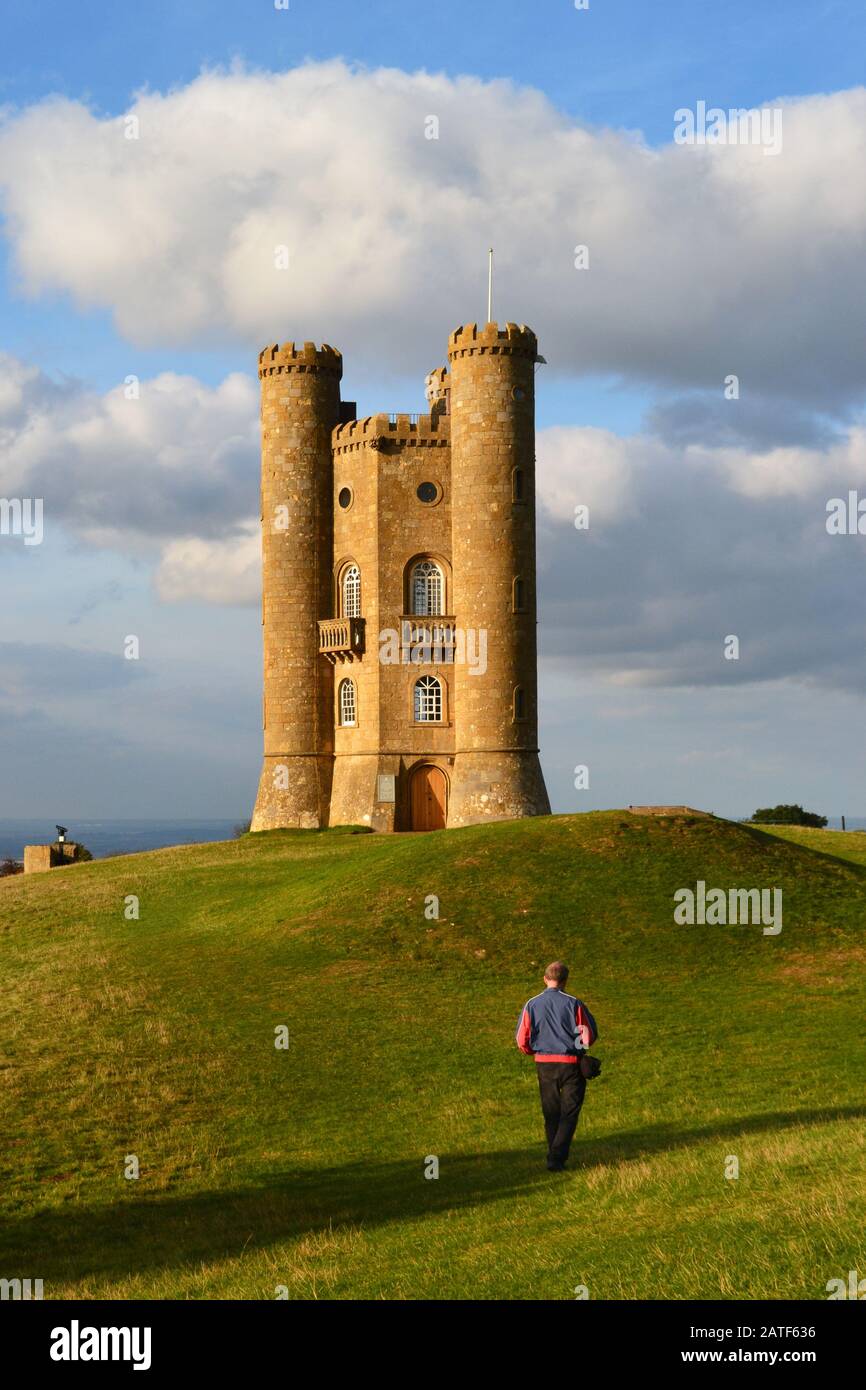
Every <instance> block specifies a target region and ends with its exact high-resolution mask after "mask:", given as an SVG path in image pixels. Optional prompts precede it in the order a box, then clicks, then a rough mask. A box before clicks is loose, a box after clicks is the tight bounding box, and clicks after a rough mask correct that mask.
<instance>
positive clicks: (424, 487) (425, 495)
mask: <svg viewBox="0 0 866 1390" xmlns="http://www.w3.org/2000/svg"><path fill="white" fill-rule="evenodd" d="M415 496H416V497H417V498H418V501H419V502H437V501H438V500H439V489H438V487H437V486H436V484H435V483H419V484H418V488H417V491H416V493H415Z"/></svg>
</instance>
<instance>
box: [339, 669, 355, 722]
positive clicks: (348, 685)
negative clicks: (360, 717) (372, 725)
mask: <svg viewBox="0 0 866 1390" xmlns="http://www.w3.org/2000/svg"><path fill="white" fill-rule="evenodd" d="M339 694H340V723H341V724H342V725H343V727H344V728H352V727H354V725H355V724H356V723H357V706H356V703H355V682H354V681H350V680H345V681H340V692H339Z"/></svg>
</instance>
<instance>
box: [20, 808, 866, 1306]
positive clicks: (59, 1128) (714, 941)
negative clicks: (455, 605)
mask: <svg viewBox="0 0 866 1390" xmlns="http://www.w3.org/2000/svg"><path fill="white" fill-rule="evenodd" d="M801 835H805V836H807V837H809V838H801ZM813 836H817V837H820V838H819V839H816V840H813V839H812V838H811V837H813ZM864 839H866V837H859V836H856V835H853V834H852V835H847V836H845V835H841V834H839V833H832V834H831V833H830V832H820V831H817V832H816V831H808V832H796V831H790V832H785V833H784V834H773V833H767V832H764V831H761V830H757V829H753V828H751V827H747V826H741V825H735V824H733V823H728V822H720V821H712V820H702V819H697V818H689V817H671V818H668V819H663V820H656V819H651V818H646V817H638V816H631V815H629V814H628V813H625V812H604V813H597V814H591V815H584V816H559V817H552V818H547V819H539V820H528V821H520V822H509V823H505V824H500V825H492V826H485V827H476V828H470V829H466V830H458V831H448V832H440V833H436V834H430V835H417V836H374V835H338V834H333V833H325V834H316V833H310V832H290V831H282V832H271V833H269V834H264V835H254V836H246V837H244V838H243V839H241V840H238V841H230V842H228V843H225V844H214V845H199V846H191V847H187V848H183V849H170V850H159V851H155V852H153V853H149V854H142V855H135V856H130V857H126V858H118V859H111V860H105V861H102V862H97V863H94V864H84V865H81V866H76V867H73V868H68V869H62V870H56V871H54V872H52V873H50V874H45V875H38V876H32V877H28V878H26V879H25V878H23V877H18V878H14V879H8V880H3V881H0V924H2V930H0V943H2V979H3V992H2V1008H3V1015H4V1017H3V1026H2V1032H0V1036H2V1038H3V1039H4V1040H5V1042H4V1044H3V1050H2V1055H0V1077H2V1088H3V1089H2V1097H3V1102H2V1103H3V1115H4V1123H3V1125H2V1140H0V1169H2V1172H0V1176H2V1192H3V1214H4V1221H3V1224H2V1235H0V1276H2V1277H7V1278H11V1277H14V1276H16V1275H17V1276H19V1277H30V1278H43V1279H44V1281H45V1294H46V1297H67V1298H85V1297H92V1298H248V1299H249V1298H252V1299H256V1298H273V1297H274V1296H275V1290H276V1288H277V1286H278V1285H283V1286H285V1287H286V1288H287V1289H288V1291H289V1296H290V1297H292V1298H303V1299H308V1298H361V1297H363V1298H389V1299H390V1298H437V1299H442V1298H544V1299H570V1298H573V1297H574V1289H575V1286H577V1285H579V1284H585V1285H587V1287H588V1288H589V1291H590V1296H591V1297H593V1298H640V1297H648V1298H665V1299H679V1298H718V1297H721V1298H780V1299H788V1298H825V1297H826V1292H825V1285H826V1282H827V1280H828V1279H830V1278H834V1277H837V1276H842V1277H846V1276H847V1271H848V1270H849V1269H852V1268H859V1269H860V1271H861V1277H862V1275H863V1274H866V1251H864V1248H863V1240H862V1213H863V1209H864V1187H866V1181H864V1168H866V1165H864V1157H866V1140H864V1127H863V1117H864V1114H866V1087H864V1070H866V1062H864V1049H863V1046H862V1019H863V1017H864V1002H866V1001H864V993H866V986H864V973H866V972H864V969H863V964H864V959H866V950H864V935H863V923H864V920H866V867H864V866H866V851H864V852H862V853H861V851H860V844H861V841H862V840H864ZM852 842H853V843H852ZM813 846H814V848H813ZM698 879H703V880H705V881H706V882H707V884H708V885H710V886H712V887H724V888H729V887H747V888H748V887H781V888H782V890H783V893H784V928H783V931H782V933H781V935H780V936H778V937H766V936H764V935H763V934H762V932H761V929H760V927H759V926H737V927H711V926H705V927H698V926H694V927H681V926H676V925H675V924H674V921H673V894H674V892H675V890H676V889H677V888H681V887H688V886H692V887H693V886H694V884H695V882H696V881H697V880H698ZM129 894H136V895H137V896H138V897H139V899H140V911H141V916H140V920H139V921H130V920H126V919H125V917H124V900H125V898H126V896H127V895H129ZM427 894H436V895H438V897H439V899H440V917H439V920H438V921H435V920H429V919H428V918H426V917H425V912H424V903H425V896H426V895H427ZM558 956H561V957H564V958H565V959H566V960H568V962H569V963H570V965H571V967H572V978H571V981H570V985H569V987H570V988H573V989H574V991H575V992H577V993H580V994H581V995H582V996H583V997H584V998H586V1000H587V1001H588V1003H589V1004H590V1007H591V1008H592V1009H593V1012H594V1013H595V1014H596V1017H597V1018H598V1020H599V1026H600V1031H601V1041H600V1043H599V1045H598V1047H597V1049H596V1052H597V1054H598V1055H599V1056H600V1057H601V1058H602V1059H603V1063H604V1071H603V1075H602V1077H601V1079H600V1080H598V1081H595V1082H593V1083H591V1085H590V1087H589V1088H588V1093H587V1101H586V1105H585V1107H584V1111H583V1115H582V1116H581V1121H580V1126H579V1129H578V1135H577V1139H576V1141H575V1146H574V1149H573V1163H572V1165H571V1167H570V1170H569V1171H568V1172H567V1173H566V1174H562V1175H560V1174H550V1173H548V1172H547V1171H546V1169H545V1167H544V1163H543V1157H544V1148H543V1144H542V1127H541V1118H540V1111H539V1106H538V1099H537V1088H536V1082H535V1076H534V1069H533V1063H532V1062H531V1060H530V1059H528V1058H525V1057H522V1056H521V1055H520V1054H519V1053H518V1052H517V1050H516V1048H515V1047H514V1045H513V1033H514V1029H515V1026H516V1023H517V1017H518V1013H519V1011H520V1007H521V1005H522V1004H523V1002H524V1001H525V999H526V998H528V997H529V995H531V994H534V993H536V992H537V990H538V988H539V987H540V981H539V976H540V973H541V970H540V968H541V967H542V966H543V965H544V964H546V962H547V961H548V960H550V959H553V958H555V957H558ZM281 1024H285V1025H287V1027H288V1029H289V1035H290V1046H289V1049H288V1050H287V1051H278V1050H277V1049H276V1048H275V1046H274V1036H275V1033H274V1030H275V1028H277V1027H278V1026H279V1025H281ZM128 1154H135V1155H137V1157H138V1159H139V1161H140V1165H141V1170H140V1171H141V1175H140V1177H139V1178H138V1180H135V1181H130V1180H127V1179H126V1178H125V1177H124V1162H125V1157H126V1155H128ZM433 1154H435V1155H437V1156H438V1158H439V1163H440V1176H439V1178H438V1180H425V1178H424V1159H425V1157H426V1156H427V1155H433ZM728 1155H735V1156H736V1157H737V1158H738V1159H739V1164H740V1177H739V1178H738V1179H737V1180H736V1181H729V1180H726V1178H725V1163H726V1159H727V1156H728Z"/></svg>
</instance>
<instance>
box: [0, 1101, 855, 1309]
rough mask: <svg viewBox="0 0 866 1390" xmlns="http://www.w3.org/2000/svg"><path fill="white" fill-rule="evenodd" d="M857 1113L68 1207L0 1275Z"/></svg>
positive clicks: (223, 1243) (17, 1224) (199, 1256)
mask: <svg viewBox="0 0 866 1390" xmlns="http://www.w3.org/2000/svg"><path fill="white" fill-rule="evenodd" d="M864 1116H866V1105H852V1106H828V1107H826V1108H824V1109H816V1110H793V1111H785V1112H778V1113H774V1114H764V1115H750V1116H746V1117H744V1118H741V1119H736V1118H734V1119H729V1120H720V1121H718V1122H717V1123H714V1124H710V1125H705V1126H703V1127H700V1128H697V1129H689V1130H684V1129H682V1128H678V1127H677V1125H675V1124H670V1125H653V1126H647V1127H646V1128H644V1129H641V1130H634V1131H630V1132H629V1133H625V1134H613V1135H609V1136H606V1137H605V1138H600V1139H590V1140H586V1141H583V1142H581V1141H580V1138H579V1136H578V1139H577V1140H576V1141H575V1145H574V1147H573V1150H572V1165H571V1167H572V1174H571V1175H570V1177H566V1178H563V1177H562V1176H561V1175H559V1174H552V1173H548V1172H547V1169H546V1168H545V1166H544V1162H543V1157H544V1150H543V1145H542V1144H538V1145H534V1146H533V1147H531V1148H523V1149H501V1150H496V1151H492V1152H487V1153H478V1154H467V1153H455V1154H448V1153H444V1154H442V1155H440V1176H439V1179H438V1180H437V1181H428V1180H426V1179H425V1178H424V1175H423V1163H422V1161H421V1158H413V1159H402V1160H394V1161H391V1162H387V1163H382V1162H358V1163H347V1164H343V1165H340V1166H337V1167H331V1168H320V1169H306V1168H305V1169H295V1170H289V1171H286V1172H282V1173H275V1174H273V1175H272V1176H270V1177H267V1178H265V1179H264V1180H262V1181H259V1182H258V1183H257V1184H255V1185H250V1186H247V1187H244V1188H236V1189H228V1190H218V1191H210V1192H185V1193H174V1194H172V1193H170V1192H169V1193H155V1194H154V1195H153V1197H152V1198H151V1199H150V1200H143V1199H142V1198H141V1197H138V1196H137V1197H135V1198H131V1197H126V1196H125V1195H124V1197H123V1198H122V1199H120V1200H118V1201H117V1202H116V1203H114V1204H113V1205H111V1206H89V1207H88V1206H83V1205H79V1204H72V1203H69V1204H67V1205H64V1206H61V1207H55V1208H53V1209H51V1210H47V1211H42V1212H39V1213H38V1214H37V1215H35V1216H31V1217H25V1218H22V1219H20V1220H18V1221H13V1222H8V1223H6V1224H5V1229H4V1232H3V1236H2V1240H0V1261H2V1266H0V1275H3V1276H4V1277H6V1278H11V1277H13V1276H14V1275H18V1276H19V1277H24V1275H28V1277H32V1278H41V1279H44V1280H45V1282H46V1286H47V1288H48V1290H49V1292H48V1296H49V1297H50V1296H51V1295H50V1284H51V1283H52V1281H53V1282H57V1283H59V1282H68V1281H74V1280H76V1279H80V1278H84V1277H86V1276H97V1277H106V1278H123V1277H126V1276H135V1275H137V1274H141V1273H142V1272H144V1271H146V1270H155V1269H161V1268H167V1269H178V1268H180V1267H181V1266H182V1265H189V1264H196V1263H198V1262H199V1261H211V1260H215V1259H221V1258H230V1257H232V1256H236V1255H240V1254H241V1253H242V1252H243V1251H245V1250H250V1251H255V1250H260V1249H263V1248H266V1247H268V1246H270V1245H273V1244H274V1243H276V1242H277V1241H283V1240H291V1239H293V1238H297V1237H299V1236H302V1235H305V1234H310V1233H313V1232H316V1231H323V1230H334V1231H337V1230H338V1229H339V1228H340V1227H365V1228H369V1227H372V1226H379V1225H383V1224H387V1223H388V1222H392V1221H410V1220H414V1219H417V1218H419V1217H424V1216H427V1215H435V1214H437V1213H440V1212H444V1211H458V1210H460V1209H463V1208H474V1207H480V1206H484V1205H486V1204H487V1203H492V1202H499V1201H501V1200H503V1199H504V1198H507V1197H513V1196H517V1195H525V1194H527V1193H528V1192H531V1191H533V1190H535V1189H538V1188H545V1187H549V1188H552V1189H554V1190H555V1191H558V1190H559V1189H560V1185H561V1184H562V1183H563V1182H564V1181H566V1182H567V1181H579V1180H580V1174H581V1171H585V1170H586V1169H588V1168H597V1167H604V1166H605V1165H607V1164H610V1163H621V1162H628V1161H629V1160H632V1159H638V1158H643V1157H646V1156H648V1155H653V1154H658V1153H662V1152H672V1151H674V1150H676V1149H681V1148H685V1147H692V1146H694V1145H697V1144H701V1143H705V1142H707V1141H710V1140H713V1139H719V1140H726V1141H727V1140H733V1139H735V1138H742V1137H744V1136H748V1135H750V1134H770V1133H772V1132H773V1131H776V1130H784V1129H788V1128H790V1127H791V1126H792V1125H817V1124H831V1123H833V1122H834V1121H838V1120H851V1119H861V1118H863V1117H864Z"/></svg>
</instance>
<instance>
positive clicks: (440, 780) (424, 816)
mask: <svg viewBox="0 0 866 1390" xmlns="http://www.w3.org/2000/svg"><path fill="white" fill-rule="evenodd" d="M447 819H448V778H447V777H446V776H445V773H444V772H443V771H442V769H441V767H436V766H435V764H433V763H421V764H419V766H418V767H415V768H413V769H412V775H411V777H410V779H409V826H410V829H412V830H444V829H445V824H446V821H447Z"/></svg>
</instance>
